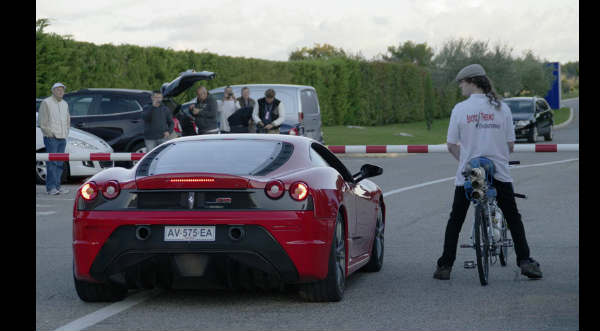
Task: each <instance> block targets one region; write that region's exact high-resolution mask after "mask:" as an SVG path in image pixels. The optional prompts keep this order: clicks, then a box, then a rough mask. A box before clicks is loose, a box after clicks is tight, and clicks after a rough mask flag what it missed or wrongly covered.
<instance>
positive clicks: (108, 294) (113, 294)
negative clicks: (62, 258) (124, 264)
mask: <svg viewBox="0 0 600 331" xmlns="http://www.w3.org/2000/svg"><path fill="white" fill-rule="evenodd" d="M73 281H74V282H75V291H77V295H78V296H79V298H80V299H81V300H83V301H85V302H115V301H121V300H123V299H125V297H126V296H127V288H126V287H124V286H119V285H116V284H111V283H90V282H86V281H82V280H78V279H77V278H75V275H73Z"/></svg>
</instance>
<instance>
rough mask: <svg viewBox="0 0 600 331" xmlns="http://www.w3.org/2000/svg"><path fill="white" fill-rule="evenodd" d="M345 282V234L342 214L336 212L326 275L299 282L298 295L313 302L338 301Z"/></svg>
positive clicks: (342, 293)
mask: <svg viewBox="0 0 600 331" xmlns="http://www.w3.org/2000/svg"><path fill="white" fill-rule="evenodd" d="M345 284H346V236H345V230H344V220H343V216H342V214H341V213H339V212H338V215H337V218H336V222H335V230H334V232H333V240H332V241H331V250H330V254H329V264H328V272H327V276H326V277H325V279H323V280H320V281H316V282H313V283H309V284H301V287H300V296H301V297H302V298H304V299H306V300H308V301H313V302H325V301H331V302H335V301H340V300H342V298H343V297H344V287H345Z"/></svg>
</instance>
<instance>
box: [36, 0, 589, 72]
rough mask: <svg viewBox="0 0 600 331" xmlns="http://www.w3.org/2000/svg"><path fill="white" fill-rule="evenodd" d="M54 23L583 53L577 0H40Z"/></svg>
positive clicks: (109, 39)
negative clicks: (454, 43)
mask: <svg viewBox="0 0 600 331" xmlns="http://www.w3.org/2000/svg"><path fill="white" fill-rule="evenodd" d="M40 18H49V19H50V26H49V27H47V28H46V31H47V32H54V33H57V34H61V35H71V36H72V38H73V39H74V40H77V41H86V42H92V43H94V44H98V45H101V44H113V45H121V44H131V45H138V46H157V47H163V48H171V49H174V50H192V51H194V52H210V53H216V54H219V55H227V56H234V57H246V58H259V59H265V60H276V61H286V60H287V59H288V56H289V54H290V53H291V52H292V51H294V50H296V49H300V48H302V47H313V46H314V45H315V44H316V43H318V44H324V43H327V44H330V45H333V46H335V47H336V48H343V49H344V50H345V51H346V52H349V53H351V54H357V53H360V54H362V55H363V56H364V57H365V58H367V59H372V58H373V57H376V56H378V55H381V54H387V48H388V46H399V45H401V44H403V43H404V42H406V41H412V42H414V43H417V44H419V43H426V44H427V45H428V46H429V47H431V48H432V49H433V51H434V54H437V52H438V51H439V50H440V49H441V48H442V46H443V45H444V44H445V43H446V42H448V41H450V40H456V39H458V38H464V39H472V40H474V41H487V42H488V43H489V45H490V48H491V46H493V45H507V46H509V47H510V48H512V49H513V52H512V55H513V56H514V57H522V56H523V55H524V54H525V52H526V51H532V52H533V53H534V54H535V55H536V56H537V57H538V58H540V59H542V60H546V61H551V62H561V63H566V62H573V61H579V1H578V0H524V1H523V0H520V1H517V0H501V1H479V0H461V1H446V0H395V1H385V0H370V1H367V0H360V1H356V0H345V1H338V0H301V1H287V0H286V1H283V0H279V1H273V0H216V1H214V0H213V1H204V0H194V1H191V0H179V1H178V0H172V1H164V0H162V1H156V0H104V1H102V0H98V1H79V0H36V19H40Z"/></svg>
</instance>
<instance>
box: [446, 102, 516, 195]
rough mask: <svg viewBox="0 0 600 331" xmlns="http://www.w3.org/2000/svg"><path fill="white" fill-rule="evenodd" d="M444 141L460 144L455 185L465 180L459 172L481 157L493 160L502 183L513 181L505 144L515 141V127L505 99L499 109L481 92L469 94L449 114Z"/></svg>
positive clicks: (496, 173)
mask: <svg viewBox="0 0 600 331" xmlns="http://www.w3.org/2000/svg"><path fill="white" fill-rule="evenodd" d="M446 141H447V142H449V143H451V144H460V159H459V162H458V169H457V170H456V180H455V182H454V183H455V185H456V186H462V185H464V183H465V179H464V177H463V175H462V171H463V169H464V167H465V165H466V164H467V162H469V160H471V159H473V158H476V157H480V156H483V157H487V158H488V159H490V160H492V162H494V167H495V168H496V169H495V170H496V172H495V174H494V178H496V179H497V180H499V181H502V182H512V181H513V180H512V177H510V173H509V171H508V154H509V151H508V144H507V143H508V142H514V141H515V129H514V126H513V121H512V113H511V112H510V108H509V107H508V105H506V104H505V103H504V102H501V107H500V109H499V110H498V109H496V108H494V107H493V106H492V105H491V104H490V103H489V99H488V98H487V97H486V96H485V95H484V94H471V96H470V97H469V98H468V99H467V100H465V101H463V102H460V103H458V104H456V106H454V109H452V115H451V116H450V125H449V126H448V137H447V139H446Z"/></svg>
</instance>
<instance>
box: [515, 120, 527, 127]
mask: <svg viewBox="0 0 600 331" xmlns="http://www.w3.org/2000/svg"><path fill="white" fill-rule="evenodd" d="M527 125H529V121H517V122H516V123H515V127H516V128H522V127H525V126H527Z"/></svg>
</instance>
